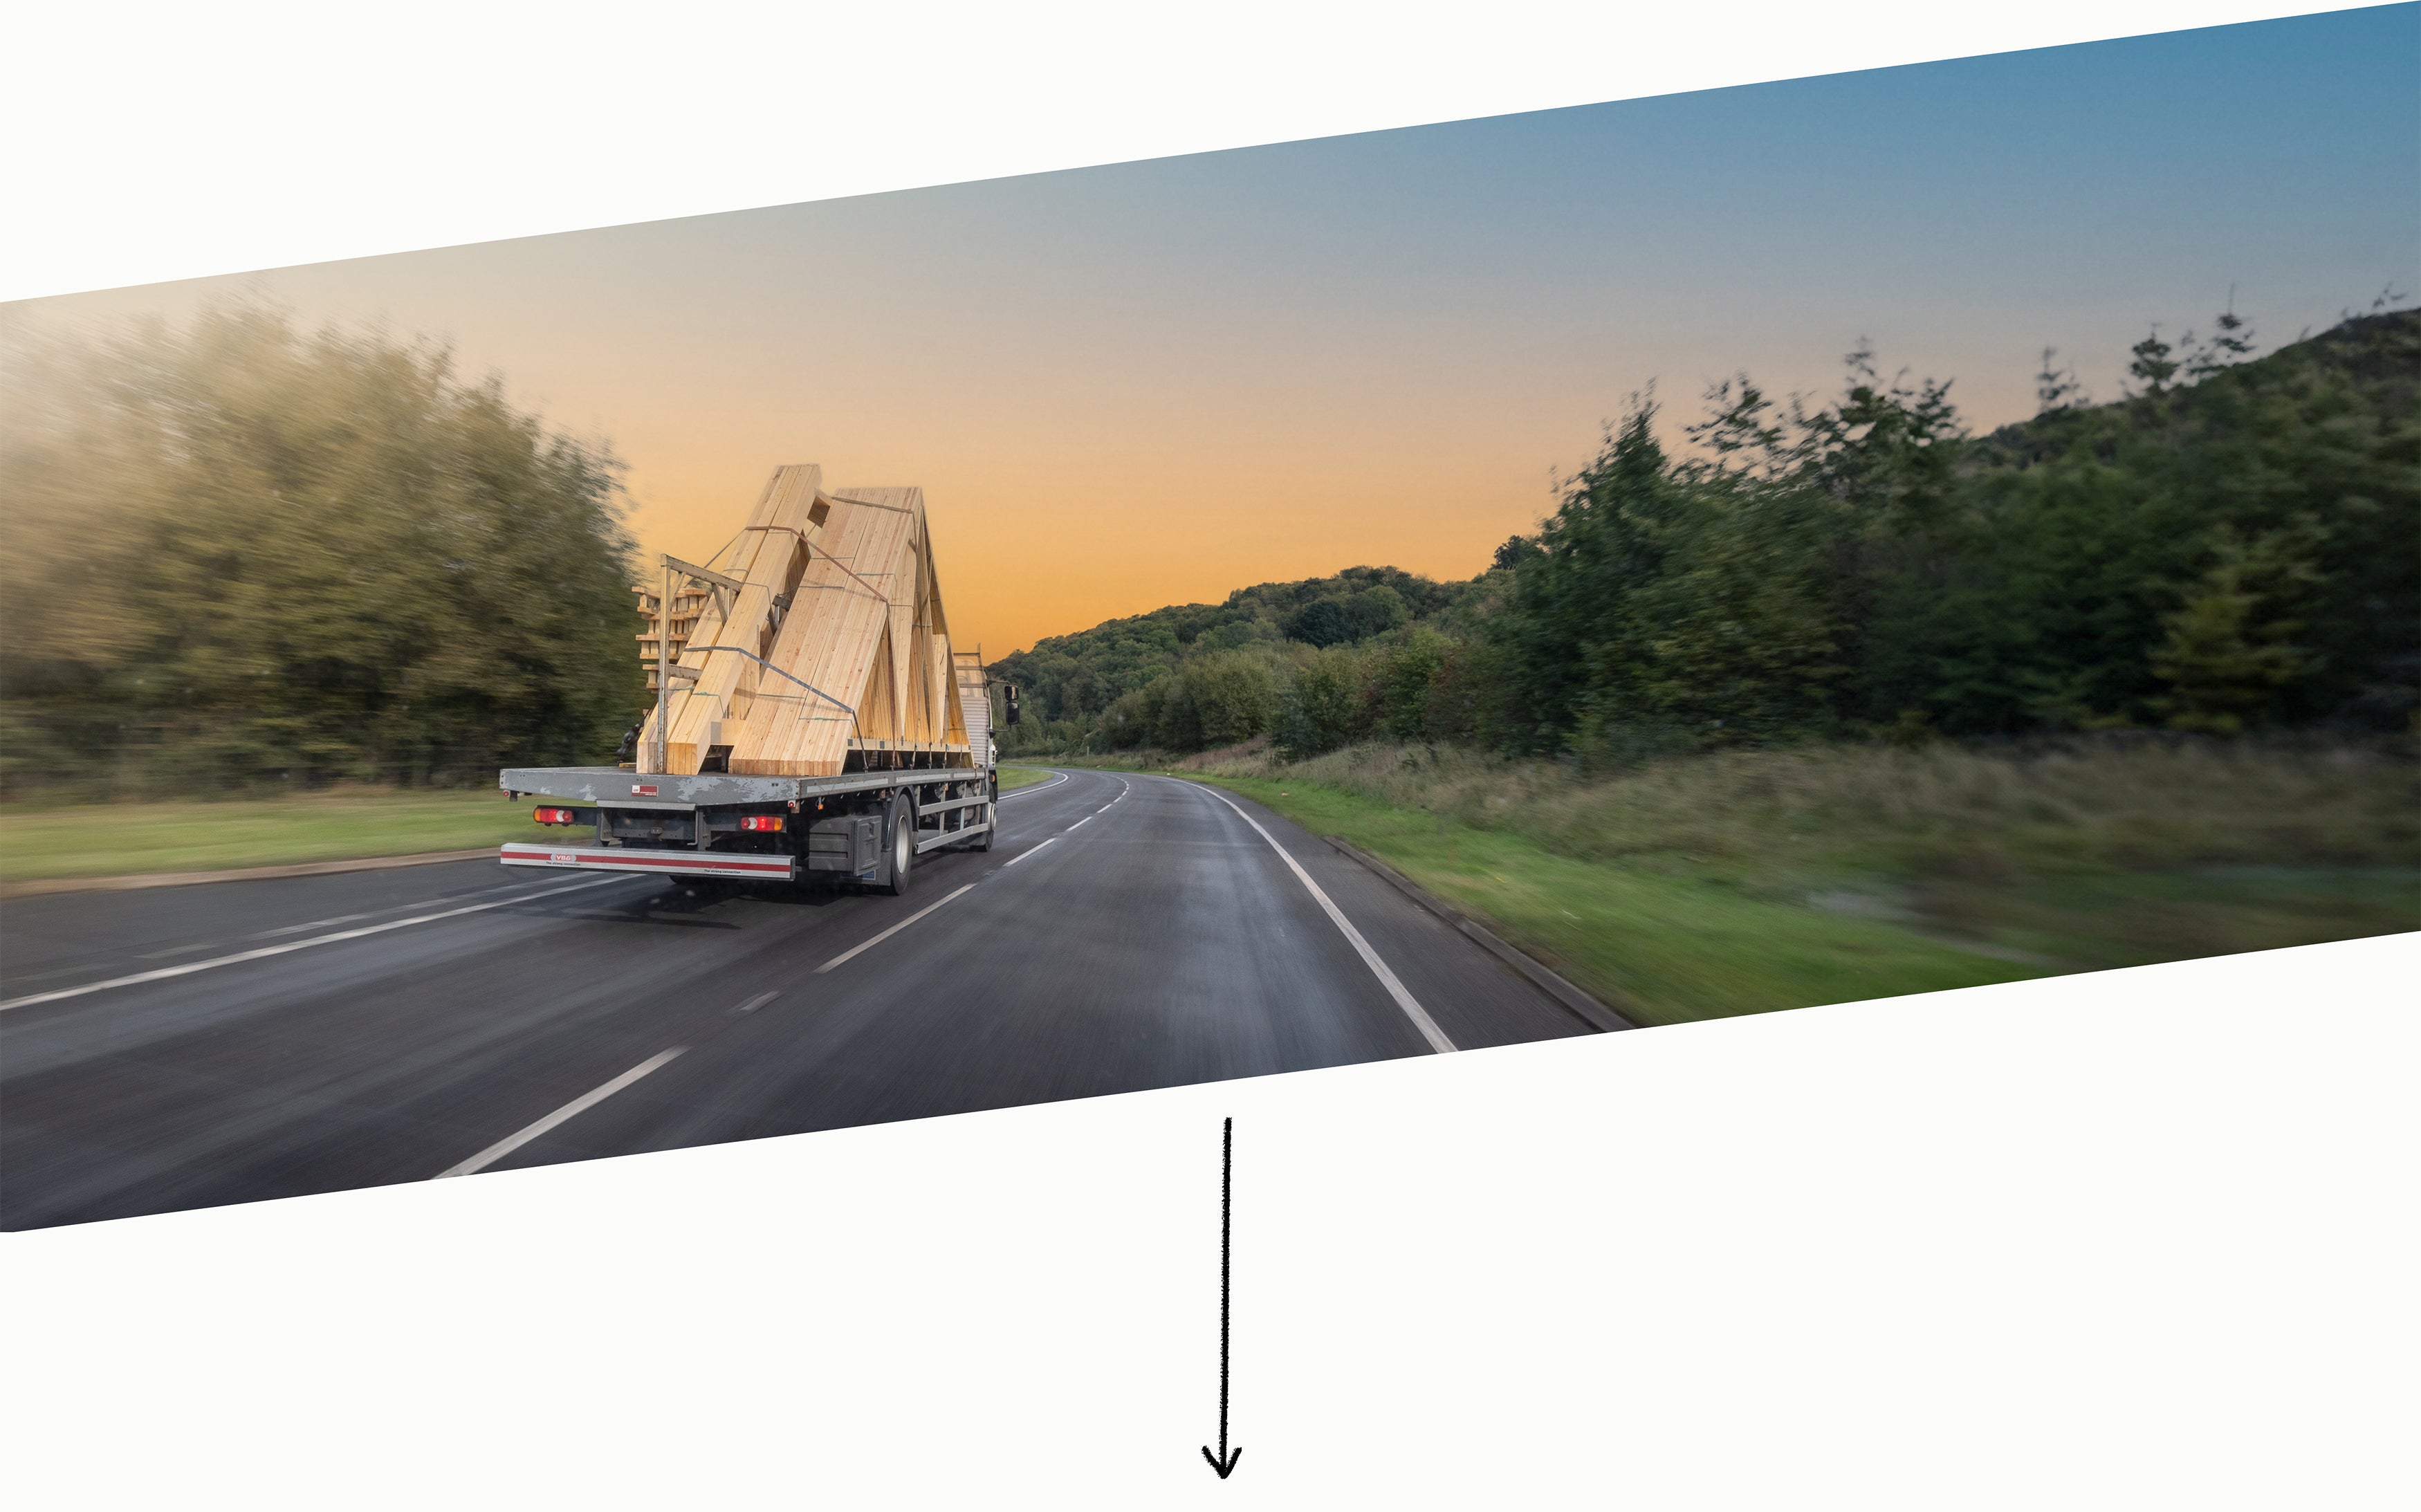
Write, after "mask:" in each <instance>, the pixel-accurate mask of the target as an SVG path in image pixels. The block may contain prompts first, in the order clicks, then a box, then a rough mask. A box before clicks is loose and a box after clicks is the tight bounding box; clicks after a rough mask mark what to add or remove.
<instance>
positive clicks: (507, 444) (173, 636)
mask: <svg viewBox="0 0 2421 1512" xmlns="http://www.w3.org/2000/svg"><path fill="white" fill-rule="evenodd" d="M620 503H621V495H620V492H619V485H618V464H617V462H616V461H615V460H614V458H613V457H612V455H611V454H610V453H609V452H608V451H607V450H605V449H604V448H603V447H602V446H600V445H596V444H589V443H586V442H583V441H580V440H578V439H575V438H573V437H570V436H567V435H564V434H562V433H560V432H557V431H554V430H551V429H548V428H547V427H546V426H545V425H544V424H542V423H541V422H540V421H539V419H538V418H537V417H535V416H533V415H530V414H528V413H523V412H521V411H518V410H516V409H515V408H514V407H513V406H512V405H510V404H509V403H508V402H507V400H506V398H505V396H504V394H503V392H502V387H501V384H500V383H499V382H497V381H496V380H493V379H490V380H489V381H487V382H464V381H463V380H461V379H460V378H458V377H457V376H456V375H455V373H454V371H453V368H452V366H451V363H450V361H449V359H448V356H447V354H446V353H445V351H442V350H440V349H437V348H433V347H430V346H428V345H426V344H414V343H407V342H402V341H398V340H396V339H394V338H391V337H389V336H387V335H383V334H379V333H376V332H365V333H350V334H349V333H344V332H340V331H336V330H329V331H324V332H320V333H319V334H316V335H306V334H305V333H303V332H300V331H298V330H297V329H295V327H294V325H293V324H292V322H291V321H290V320H288V319H287V318H286V317H284V316H283V315H281V314H279V313H278V312H275V311H273V310H268V309H264V308H260V307H257V306H251V305H243V304H235V305H224V306H219V307H215V308H211V309H208V310H205V311H204V312H202V313H201V314H199V315H198V316H196V317H195V319H194V320H191V321H190V322H187V323H185V324H182V325H172V324H170V323H167V322H164V321H152V322H148V323H146V324H143V325H141V326H138V327H134V328H132V329H128V330H125V331H121V332H119V333H117V334H116V335H111V336H108V337H105V338H99V339H75V338H71V337H70V336H68V335H62V334H59V333H55V332H42V331H38V330H36V329H35V328H33V327H32V326H31V325H30V324H29V323H26V322H16V323H13V324H9V325H6V326H0V553H5V559H6V560H7V561H8V564H9V568H10V571H11V573H12V575H13V577H14V579H15V582H16V585H17V591H16V593H15V595H14V598H15V602H16V606H17V607H16V610H15V612H14V613H13V614H12V615H11V616H9V620H8V630H7V632H6V636H5V639H0V723H5V726H6V728H7V731H8V739H7V740H6V743H5V746H0V781H5V783H6V785H7V787H8V789H10V790H14V791H24V790H27V789H29V788H34V787H43V786H48V785H54V784H59V783H63V782H72V783H74V784H75V785H76V786H79V787H86V788H90V787H96V786H108V787H117V788H119V789H132V790H168V791H192V790H195V789H207V788H212V787H220V788H225V787H255V786H258V785H261V784H264V783H278V782H285V783H289V784H293V785H297V786H301V785H308V784H314V783H320V782H325V781H328V780H333V779H373V780H402V781H462V780H484V781H493V779H494V772H495V769H496V768H497V767H499V766H502V765H508V764H512V763H523V762H526V763H541V762H542V763H564V762H571V761H576V760H593V759H598V758H600V757H604V756H606V754H607V753H610V752H611V751H612V750H613V748H614V743H615V740H616V739H617V736H618V735H619V733H620V731H621V729H622V727H623V725H625V724H627V723H628V721H629V719H630V718H631V716H632V712H633V709H636V708H637V707H638V706H639V705H640V704H641V702H642V701H643V699H644V697H645V693H644V687H643V684H644V677H643V674H642V673H641V671H640V668H639V666H638V663H637V657H636V653H635V647H634V643H633V639H632V635H633V631H634V630H635V628H636V621H635V619H634V617H633V614H632V610H631V594H630V589H629V584H630V583H631V581H632V576H631V563H630V552H631V545H630V542H629V540H628V538H627V537H626V536H625V535H624V533H623V531H622V528H621V525H620V523H619V515H618V508H619V506H620Z"/></svg>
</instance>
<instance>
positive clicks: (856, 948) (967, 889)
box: [816, 850, 1034, 976]
mask: <svg viewBox="0 0 2421 1512" xmlns="http://www.w3.org/2000/svg"><path fill="white" fill-rule="evenodd" d="M1033 853H1034V852H1033V851H1031V850H1029V851H1027V852H1026V854H1027V855H1032V854H1033ZM975 886H976V884H975V883H973V882H969V883H967V885H966V886H964V887H961V888H960V889H959V890H958V891H957V892H955V893H952V894H951V895H950V896H948V897H945V898H944V899H942V903H948V902H953V901H955V900H957V899H958V898H960V897H961V896H965V895H966V894H968V893H971V892H973V891H975ZM942 903H929V904H927V905H926V906H925V907H923V908H921V909H919V910H917V911H916V912H914V913H911V914H909V915H908V916H907V917H906V918H904V919H902V920H900V921H899V922H898V924H895V925H893V926H892V927H890V928H888V929H885V930H883V931H882V933H881V934H879V935H876V936H875V937H874V938H873V939H871V940H868V941H867V942H866V943H864V944H859V945H851V947H850V948H849V949H847V950H844V951H842V952H841V953H840V954H839V955H837V956H835V957H834V958H833V959H830V960H828V961H825V962H824V963H823V964H822V965H820V966H819V967H817V968H816V974H817V975H819V976H821V975H822V974H824V973H826V972H828V971H830V970H832V969H833V968H834V967H836V966H837V965H839V964H840V963H841V962H842V961H845V960H847V959H850V958H851V956H854V955H856V954H857V953H858V952H860V951H862V950H871V949H873V948H874V947H875V946H876V945H879V944H881V943H882V942H884V941H885V940H888V939H890V938H891V937H892V936H893V935H895V934H898V932H899V931H900V930H902V929H905V928H906V927H909V926H910V925H912V924H914V923H915V922H916V921H917V920H918V919H921V918H923V917H924V916H925V915H926V914H928V913H930V912H933V911H934V910H935V909H937V908H940V907H941V906H942Z"/></svg>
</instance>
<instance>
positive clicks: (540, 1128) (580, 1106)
mask: <svg viewBox="0 0 2421 1512" xmlns="http://www.w3.org/2000/svg"><path fill="white" fill-rule="evenodd" d="M687 1049H689V1047H688V1046H687V1045H675V1046H674V1047H673V1048H672V1049H670V1050H667V1051H664V1052H662V1053H661V1054H656V1055H650V1056H648V1058H647V1059H646V1060H643V1061H641V1062H640V1063H639V1064H638V1065H636V1066H633V1067H632V1068H630V1069H629V1070H627V1071H624V1072H623V1073H622V1074H621V1075H619V1076H617V1077H616V1078H614V1080H612V1081H611V1082H608V1083H605V1084H604V1085H603V1086H601V1087H599V1088H598V1089H597V1090H596V1091H594V1092H587V1093H583V1094H582V1095H581V1096H579V1097H576V1098H574V1099H571V1100H570V1102H567V1103H565V1104H564V1105H563V1106H562V1107H560V1108H557V1109H555V1110H554V1112H553V1113H551V1114H548V1115H546V1116H545V1117H543V1118H541V1119H539V1121H538V1122H536V1123H534V1124H532V1125H530V1126H529V1127H528V1128H527V1129H524V1130H521V1132H519V1133H516V1134H507V1135H506V1136H505V1137H504V1138H502V1139H500V1140H498V1141H496V1142H495V1143H494V1144H492V1145H491V1146H488V1147H487V1148H486V1149H483V1150H481V1151H480V1152H479V1153H478V1154H476V1155H474V1156H472V1157H471V1158H470V1159H469V1160H467V1161H463V1162H462V1163H461V1164H460V1165H449V1166H447V1167H446V1168H445V1170H443V1171H440V1172H438V1173H437V1174H436V1175H435V1176H433V1177H430V1180H432V1181H443V1180H445V1178H446V1177H449V1176H469V1175H470V1174H471V1173H472V1172H474V1171H477V1170H481V1169H483V1168H485V1167H487V1166H490V1165H493V1164H494V1163H495V1162H496V1161H501V1160H503V1159H504V1158H505V1157H506V1156H508V1155H510V1154H511V1153H512V1152H513V1151H515V1150H517V1149H519V1148H521V1147H522V1146H523V1145H526V1144H528V1143H529V1142H530V1141H531V1140H533V1139H536V1138H538V1136H539V1135H540V1134H543V1133H545V1132H546V1131H547V1130H550V1129H553V1128H554V1126H555V1125H557V1124H560V1123H564V1122H566V1121H568V1120H570V1119H572V1118H576V1117H578V1116H580V1115H582V1114H584V1113H586V1112H587V1111H588V1110H589V1109H591V1108H593V1107H595V1106H597V1105H598V1104H599V1103H601V1102H602V1101H604V1100H605V1099H607V1098H610V1097H612V1096H613V1095H614V1094H615V1093H617V1092H619V1091H621V1090H622V1089H623V1088H624V1087H626V1086H629V1085H630V1084H631V1083H633V1082H635V1081H637V1080H638V1079H639V1078H641V1077H643V1076H645V1075H647V1074H648V1072H650V1071H652V1070H655V1069H656V1068H658V1067H661V1066H663V1065H664V1063H665V1062H666V1061H668V1060H671V1059H672V1058H673V1057H674V1056H676V1055H678V1054H679V1053H680V1052H682V1051H685V1050H687Z"/></svg>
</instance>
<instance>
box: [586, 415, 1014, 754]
mask: <svg viewBox="0 0 2421 1512" xmlns="http://www.w3.org/2000/svg"><path fill="white" fill-rule="evenodd" d="M665 563H666V565H665V569H664V575H663V578H662V579H661V580H660V581H659V582H658V583H655V584H647V585H640V586H638V587H637V588H635V589H634V590H633V591H634V592H636V593H637V594H638V596H639V613H640V614H641V615H642V616H645V618H646V619H647V622H648V628H647V629H646V630H644V631H640V633H639V637H638V639H639V650H640V654H641V658H642V660H644V661H645V662H646V663H647V665H648V673H649V680H650V684H651V685H652V683H653V680H654V674H655V669H656V667H657V665H658V656H659V654H660V650H661V653H662V654H663V656H664V663H665V665H666V666H667V667H668V669H669V671H670V673H671V676H670V678H669V683H670V688H669V692H668V693H667V694H665V695H664V698H663V699H662V700H661V701H660V703H659V705H658V708H659V709H664V710H665V711H666V712H667V713H668V715H669V717H668V718H666V719H664V720H663V721H662V722H661V727H660V721H659V716H658V715H657V714H656V713H652V712H651V713H650V714H649V715H648V721H647V724H646V725H645V726H644V727H643V728H642V729H641V731H640V739H639V745H638V757H639V761H638V765H639V767H640V768H641V770H643V771H648V772H664V773H669V774H684V773H694V772H731V773H734V774H736V775H742V776H759V777H828V776H836V775H838V774H840V773H842V772H859V771H873V770H888V769H893V768H932V767H965V766H972V765H976V764H977V757H978V756H981V755H982V754H983V753H982V752H981V751H980V750H978V749H977V748H976V747H975V746H972V745H971V744H970V742H969V740H968V715H969V711H970V710H971V709H973V707H974V706H973V705H972V704H970V703H969V702H967V698H968V694H969V690H970V678H972V679H973V690H974V694H975V696H976V698H977V699H979V700H980V701H982V703H983V708H984V713H985V714H986V715H987V716H988V715H989V713H990V710H991V703H990V694H989V693H988V692H986V691H985V690H984V688H983V686H982V679H983V669H982V666H981V662H980V659H979V658H969V657H967V656H964V655H961V656H959V657H955V658H954V657H953V656H952V655H951V651H950V631H949V621H948V619H947V617H946V616H945V615H944V613H943V610H942V593H941V585H940V582H939V580H938V578H937V577H936V576H935V574H934V569H933V548H932V541H931V538H930V537H929V535H928V534H927V531H926V525H925V494H924V491H923V490H921V489H914V488H859V489H833V490H831V491H826V490H825V489H824V487H823V470H822V469H821V468H820V467H818V466H816V465H814V464H812V463H805V464H800V465H796V466H789V467H782V468H777V469H775V470H774V473H773V480H772V481H771V482H769V483H768V484H767V485H766V486H765V496H764V497H763V498H762V499H760V500H758V504H757V508H756V510H755V511H754V512H753V513H752V514H750V516H749V517H748V522H747V524H745V525H744V526H742V528H741V530H740V533H739V534H738V535H737V536H735V537H734V538H732V540H731V541H730V543H729V544H728V545H726V547H725V548H724V549H723V550H721V551H719V552H717V553H715V554H714V556H713V557H712V558H711V559H710V560H709V561H708V562H706V563H704V564H702V566H703V568H704V569H705V570H704V572H703V573H700V572H698V571H697V570H695V569H693V567H692V565H691V564H687V563H681V562H679V560H678V559H677V558H670V557H668V558H665ZM667 587H669V588H670V590H671V599H672V613H671V616H670V620H671V623H670V626H669V630H670V632H671V643H670V645H669V646H668V647H660V644H659V643H660V642H661V641H662V639H663V637H664V631H665V630H666V628H667V627H666V625H665V618H666V616H665V615H664V598H665V592H666V588H667ZM984 723H985V725H986V726H987V728H986V730H985V732H984V733H985V735H986V736H987V737H988V736H989V725H990V721H989V718H988V717H987V718H986V719H985V721H984ZM660 739H661V744H659V740H660ZM659 753H661V755H660V754H659Z"/></svg>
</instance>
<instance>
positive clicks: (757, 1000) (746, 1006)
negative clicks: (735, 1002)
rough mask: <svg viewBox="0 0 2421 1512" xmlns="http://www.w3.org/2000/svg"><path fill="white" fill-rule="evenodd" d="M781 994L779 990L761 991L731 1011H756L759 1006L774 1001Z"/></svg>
mask: <svg viewBox="0 0 2421 1512" xmlns="http://www.w3.org/2000/svg"><path fill="white" fill-rule="evenodd" d="M781 995H782V994H781V993H779V992H759V993H758V994H757V995H756V996H755V997H753V998H750V999H749V1000H748V1001H747V1002H745V1003H742V1005H740V1006H738V1007H736V1008H734V1009H732V1010H731V1011H732V1012H734V1013H754V1012H756V1011H757V1010H758V1008H761V1007H763V1006H764V1005H766V1004H768V1003H771V1002H773V1000H774V999H775V998H777V997H780V996H781Z"/></svg>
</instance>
